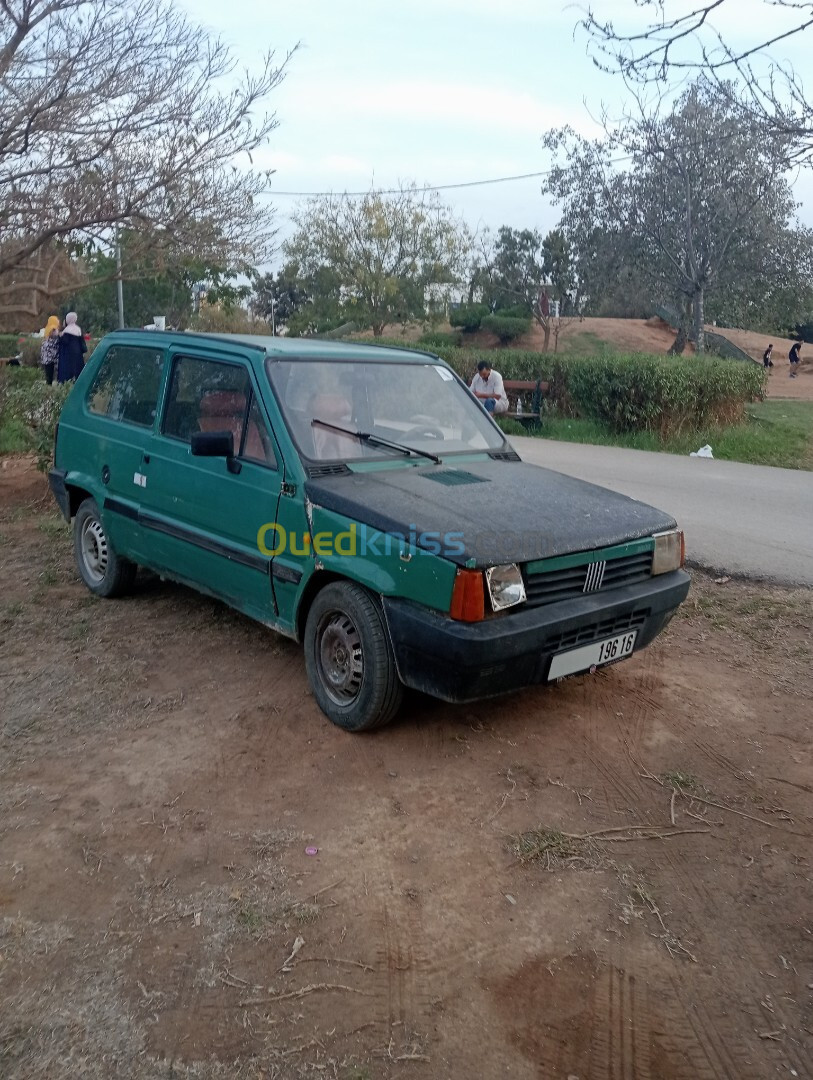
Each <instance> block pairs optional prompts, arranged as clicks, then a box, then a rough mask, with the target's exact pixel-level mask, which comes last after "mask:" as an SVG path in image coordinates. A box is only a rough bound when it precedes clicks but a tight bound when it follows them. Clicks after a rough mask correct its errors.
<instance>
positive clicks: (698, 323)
mask: <svg viewBox="0 0 813 1080" xmlns="http://www.w3.org/2000/svg"><path fill="white" fill-rule="evenodd" d="M704 299H705V296H704V290H703V287H702V285H701V286H700V288H699V289H698V290H697V292H696V293H695V294H694V299H693V301H692V303H693V306H694V351H695V352H696V353H704V352H705V351H706V331H705V321H706V320H705V309H704Z"/></svg>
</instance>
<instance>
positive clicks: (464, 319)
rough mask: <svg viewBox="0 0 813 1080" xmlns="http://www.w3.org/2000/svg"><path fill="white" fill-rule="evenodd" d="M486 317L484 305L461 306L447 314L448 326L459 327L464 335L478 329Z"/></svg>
mask: <svg viewBox="0 0 813 1080" xmlns="http://www.w3.org/2000/svg"><path fill="white" fill-rule="evenodd" d="M487 315H488V307H487V305H486V304H461V305H460V307H458V308H453V309H452V310H451V311H450V312H449V325H450V326H459V327H460V329H461V330H462V331H463V332H464V333H465V334H473V333H474V331H475V330H479V329H480V323H481V322H482V321H483V319H484V318H485V317H486V316H487Z"/></svg>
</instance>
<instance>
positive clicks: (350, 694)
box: [305, 581, 404, 731]
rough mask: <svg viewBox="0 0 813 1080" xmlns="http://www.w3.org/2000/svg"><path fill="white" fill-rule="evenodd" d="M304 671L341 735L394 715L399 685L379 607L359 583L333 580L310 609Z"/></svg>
mask: <svg viewBox="0 0 813 1080" xmlns="http://www.w3.org/2000/svg"><path fill="white" fill-rule="evenodd" d="M305 667H306V669H307V672H308V679H309V680H310V684H311V687H312V689H313V694H314V697H315V698H316V700H317V702H318V703H319V707H320V708H321V710H322V712H324V713H325V715H326V716H327V717H328V719H330V720H332V721H333V723H334V724H336V725H337V726H338V727H340V728H343V729H344V730H345V731H371V730H373V729H374V728H378V727H383V726H384V725H385V724H388V723H389V722H390V720H392V718H393V717H394V716H395V714H396V712H397V711H398V706H399V705H400V704H401V698H402V697H403V690H404V688H403V686H402V684H401V681H400V679H399V678H398V672H397V670H396V667H395V657H394V656H393V653H392V646H391V645H390V641H389V636H388V634H387V630H386V627H385V626H384V620H383V616H382V613H381V610H380V608H379V606H378V605H377V604H376V602H375V601H374V600H373V598H372V596H371V595H370V594H369V593H368V592H367V591H366V590H365V589H362V588H361V587H360V586H359V585H354V584H352V583H351V582H349V581H335V582H332V583H331V584H330V585H326V586H325V588H324V589H322V591H321V592H320V593H318V594H317V596H316V598H315V599H314V601H313V604H312V605H311V609H310V611H309V612H308V618H307V622H306V624H305Z"/></svg>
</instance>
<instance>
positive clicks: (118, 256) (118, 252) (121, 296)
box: [116, 226, 124, 330]
mask: <svg viewBox="0 0 813 1080" xmlns="http://www.w3.org/2000/svg"><path fill="white" fill-rule="evenodd" d="M116 294H117V296H118V301H119V330H123V329H124V285H123V283H122V280H121V241H120V240H119V229H118V226H116Z"/></svg>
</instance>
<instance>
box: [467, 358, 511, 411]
mask: <svg viewBox="0 0 813 1080" xmlns="http://www.w3.org/2000/svg"><path fill="white" fill-rule="evenodd" d="M470 389H471V392H472V393H473V394H474V396H475V397H476V398H479V399H480V404H481V405H482V406H483V408H484V409H485V411H486V412H488V413H504V412H508V397H507V395H506V393H505V387H504V386H503V384H502V375H500V373H499V371H494V370H493V369H492V367H491V365H490V364H489V362H488V361H487V360H481V361H480V363H479V364H478V365H477V374H476V375H475V376H474V378H473V379H472V380H471V387H470Z"/></svg>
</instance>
